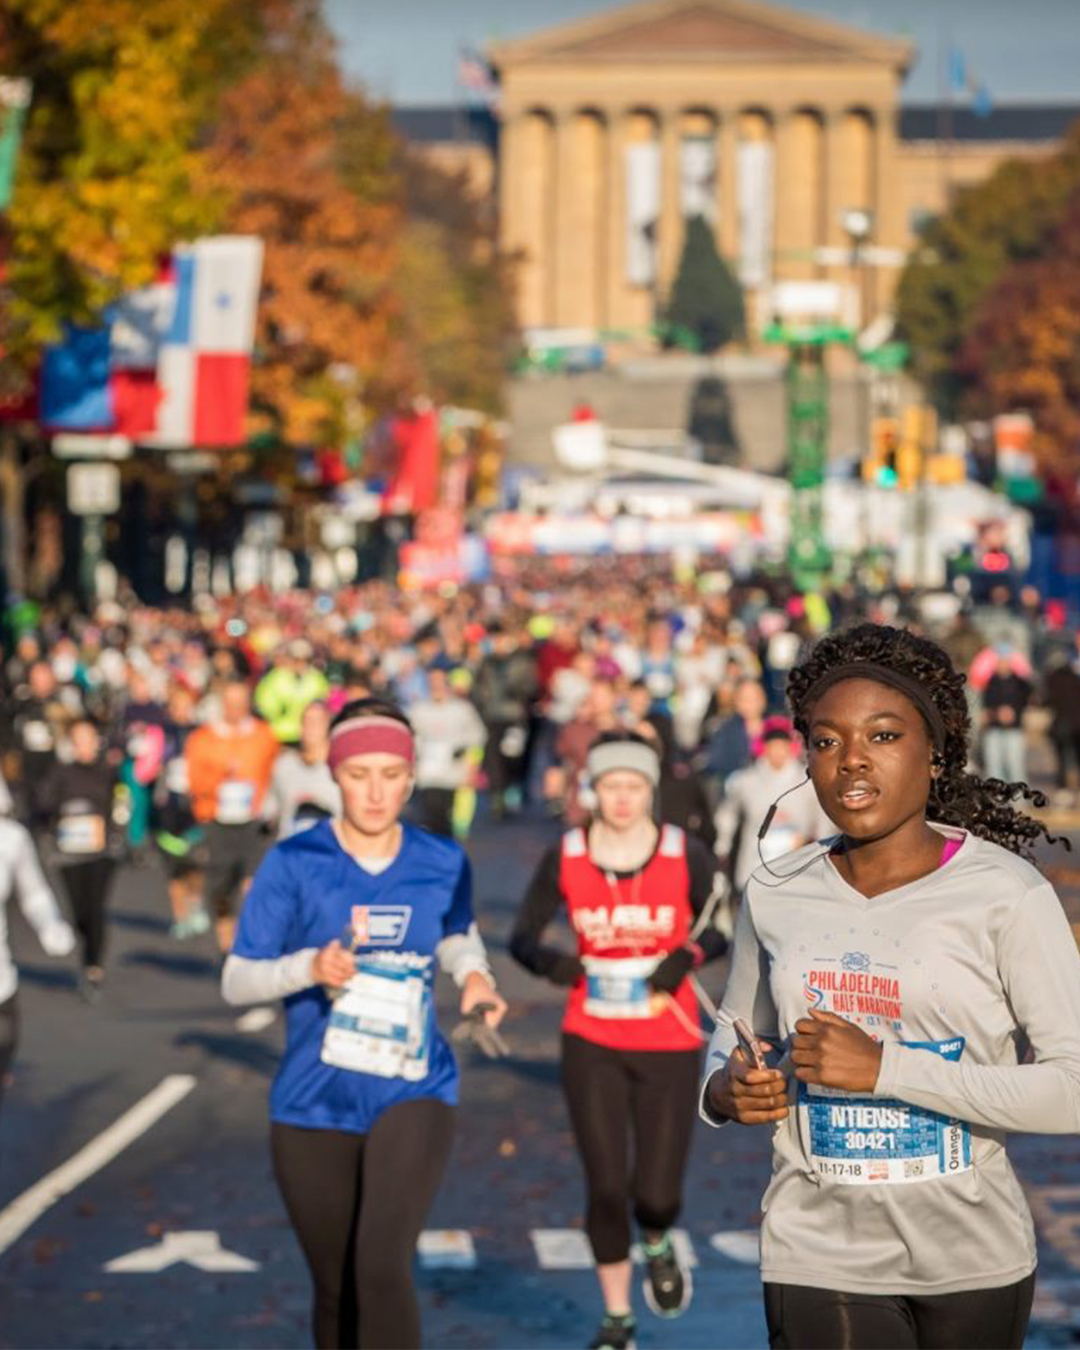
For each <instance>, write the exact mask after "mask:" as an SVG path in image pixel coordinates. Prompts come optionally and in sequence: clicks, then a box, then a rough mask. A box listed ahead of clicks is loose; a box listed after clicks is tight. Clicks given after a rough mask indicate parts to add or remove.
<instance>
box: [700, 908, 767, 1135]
mask: <svg viewBox="0 0 1080 1350" xmlns="http://www.w3.org/2000/svg"><path fill="white" fill-rule="evenodd" d="M736 1017H741V1018H743V1019H744V1020H745V1021H747V1022H748V1023H749V1024H750V1026H751V1027H752V1028H753V1031H754V1034H755V1035H756V1036H760V1037H761V1039H762V1040H763V1041H770V1042H771V1043H773V1044H775V1043H776V1039H777V1038H778V1034H779V1033H778V1029H777V1022H778V1018H777V1011H776V1005H775V1003H774V1002H773V998H772V993H771V992H770V990H769V970H768V958H767V956H766V954H765V952H764V950H763V949H762V946H761V943H760V942H759V941H758V935H757V932H756V931H755V929H754V917H753V914H752V912H751V907H750V902H749V901H748V900H744V901H743V903H742V904H741V905H740V906H739V913H738V917H737V918H736V920H735V949H734V951H733V953H732V957H731V974H730V975H729V976H728V982H727V988H726V989H725V990H724V999H723V1002H722V1003H721V1005H720V1011H719V1013H718V1014H717V1018H716V1027H715V1029H714V1031H713V1034H712V1039H711V1040H710V1041H709V1048H708V1050H707V1051H706V1054H705V1069H704V1072H703V1073H702V1075H701V1095H700V1098H699V1103H698V1105H699V1112H700V1115H701V1118H702V1120H704V1121H705V1122H706V1123H707V1124H709V1125H723V1124H725V1123H726V1122H725V1121H723V1120H720V1119H718V1118H717V1117H716V1116H715V1115H713V1113H712V1111H711V1110H710V1109H709V1102H708V1087H709V1080H710V1079H711V1078H712V1076H713V1074H714V1073H719V1072H720V1071H721V1070H722V1069H723V1068H724V1066H725V1065H726V1064H727V1062H728V1059H729V1058H730V1056H731V1054H732V1052H733V1051H734V1049H735V1046H736V1045H737V1044H738V1041H737V1039H736V1036H735V1029H734V1023H735V1018H736Z"/></svg>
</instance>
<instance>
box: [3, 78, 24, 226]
mask: <svg viewBox="0 0 1080 1350" xmlns="http://www.w3.org/2000/svg"><path fill="white" fill-rule="evenodd" d="M30 93H31V85H30V81H29V80H24V79H13V78H12V77H11V76H7V75H0V211H6V210H7V208H8V206H9V205H10V203H11V194H12V192H13V191H14V188H15V163H16V161H17V160H18V158H19V144H20V142H21V141H22V131H23V123H24V122H25V121H26V110H27V108H29V106H30Z"/></svg>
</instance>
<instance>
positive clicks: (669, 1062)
mask: <svg viewBox="0 0 1080 1350" xmlns="http://www.w3.org/2000/svg"><path fill="white" fill-rule="evenodd" d="M700 1068H701V1056H700V1054H699V1053H698V1051H696V1050H609V1049H607V1048H606V1047H605V1046H602V1045H594V1044H593V1043H592V1041H587V1040H584V1039H583V1038H582V1037H581V1036H563V1042H562V1082H563V1091H564V1092H565V1093H566V1104H567V1106H568V1107H569V1109H570V1123H571V1125H572V1126H573V1130H574V1137H575V1139H576V1140H577V1146H578V1152H579V1153H580V1154H581V1161H582V1163H583V1164H584V1167H585V1188H586V1191H587V1193H588V1204H587V1209H586V1214H585V1231H586V1232H587V1233H588V1235H589V1242H590V1243H591V1244H592V1249H593V1256H594V1257H595V1258H596V1262H597V1264H598V1265H605V1266H606V1265H612V1264H614V1263H615V1262H616V1261H625V1260H626V1258H627V1257H628V1256H629V1254H630V1216H629V1211H630V1205H631V1202H632V1203H633V1207H634V1217H635V1219H636V1220H637V1222H638V1224H639V1225H640V1226H641V1227H642V1228H643V1229H645V1231H646V1232H649V1233H661V1232H663V1231H664V1230H665V1229H667V1228H670V1227H671V1225H672V1224H673V1223H674V1222H675V1220H676V1219H677V1218H678V1216H679V1210H680V1209H681V1208H682V1184H683V1173H684V1172H685V1171H686V1160H687V1157H688V1156H689V1153H690V1137H691V1134H692V1131H693V1128H694V1120H695V1117H696V1113H697V1094H698V1075H699V1070H700ZM631 1127H632V1128H633V1134H634V1161H633V1169H632V1171H631V1167H630V1161H629V1156H630V1148H629V1143H630V1139H629V1135H630V1130H631Z"/></svg>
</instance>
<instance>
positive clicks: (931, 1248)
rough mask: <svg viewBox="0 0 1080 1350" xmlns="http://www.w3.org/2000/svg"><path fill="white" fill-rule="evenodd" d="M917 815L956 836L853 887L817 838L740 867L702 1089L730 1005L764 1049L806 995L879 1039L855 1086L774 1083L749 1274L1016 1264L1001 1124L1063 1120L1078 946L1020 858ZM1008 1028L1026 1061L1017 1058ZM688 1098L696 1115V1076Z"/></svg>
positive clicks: (873, 1277) (1012, 1182)
mask: <svg viewBox="0 0 1080 1350" xmlns="http://www.w3.org/2000/svg"><path fill="white" fill-rule="evenodd" d="M934 828H935V829H938V830H939V831H940V832H941V833H943V834H944V835H946V836H947V837H951V838H961V839H962V840H963V842H962V844H961V847H960V849H959V850H958V851H957V852H956V854H955V855H954V856H953V857H951V858H950V859H949V861H948V862H947V863H945V864H944V866H942V867H939V868H938V869H937V870H936V871H934V872H932V873H930V874H929V875H928V876H925V877H921V878H920V879H919V880H917V881H914V882H911V883H909V884H908V885H906V886H901V887H899V888H897V889H896V890H893V891H889V892H886V893H884V894H882V895H877V896H874V897H873V898H867V897H866V896H863V895H862V894H860V893H859V892H858V891H857V890H855V889H854V888H853V887H852V886H850V885H849V884H848V883H847V882H846V881H845V880H844V878H843V877H842V876H841V875H840V873H839V872H838V871H837V869H836V867H835V865H834V863H833V862H832V861H830V860H829V858H828V857H826V856H825V849H826V848H827V845H825V844H821V845H819V844H809V845H807V846H806V847H805V848H804V849H802V850H800V851H798V852H796V853H793V854H790V855H789V856H788V857H785V858H784V859H782V860H780V861H778V862H777V863H774V864H773V867H774V870H776V871H777V872H783V873H784V874H785V876H787V877H788V878H789V879H788V880H786V881H784V882H778V881H777V880H775V879H774V878H773V877H771V876H770V875H769V874H768V873H767V872H765V871H764V870H763V869H760V868H759V869H758V870H757V871H756V872H755V873H754V874H753V876H752V877H751V878H750V881H749V883H748V886H747V889H746V895H745V897H744V900H743V905H742V909H741V911H740V914H739V919H738V924H737V926H736V932H735V950H734V954H733V959H732V970H731V977H730V979H729V981H728V986H727V989H726V991H725V994H724V1001H723V1006H722V1008H721V1011H720V1016H719V1019H718V1022H717V1027H716V1031H715V1032H714V1034H713V1038H712V1042H711V1044H710V1046H709V1053H708V1057H707V1060H706V1068H705V1079H704V1087H705V1088H706V1089H707V1085H708V1080H709V1078H710V1077H711V1076H712V1074H714V1073H716V1072H717V1071H718V1070H719V1069H721V1068H722V1067H723V1066H724V1064H726V1062H727V1059H728V1057H729V1055H730V1054H731V1053H732V1051H733V1050H734V1047H735V1044H736V1041H735V1035H734V1031H733V1027H732V1023H733V1020H734V1018H735V1017H737V1016H739V1017H744V1018H745V1019H746V1020H747V1021H748V1022H750V1023H751V1025H752V1027H753V1029H754V1031H755V1033H756V1034H757V1035H758V1036H760V1037H762V1038H763V1039H765V1040H767V1041H770V1042H771V1043H772V1044H773V1045H776V1046H779V1047H781V1048H782V1047H783V1044H784V1042H785V1041H786V1040H787V1039H788V1038H789V1037H790V1036H791V1034H792V1032H793V1028H794V1025H795V1022H796V1021H797V1020H798V1019H799V1018H800V1017H803V1016H805V1014H806V1011H807V1009H808V1008H821V1009H825V1010H828V1011H831V1012H834V1013H837V1014H838V1015H840V1016H841V1017H845V1018H847V1019H848V1020H849V1021H852V1022H855V1023H856V1024H858V1025H859V1026H861V1027H862V1028H863V1030H864V1031H866V1032H868V1033H869V1034H870V1035H872V1036H874V1037H875V1038H876V1039H878V1040H880V1041H882V1042H883V1044H884V1051H883V1056H882V1061H881V1069H880V1073H879V1075H878V1080H877V1084H876V1086H875V1088H874V1091H873V1092H872V1093H865V1094H850V1093H846V1092H841V1091H839V1090H837V1089H822V1088H807V1087H806V1086H805V1085H797V1084H796V1083H795V1080H794V1079H792V1080H791V1081H790V1083H789V1103H790V1104H791V1108H792V1109H791V1113H790V1115H789V1116H788V1118H787V1119H786V1120H785V1121H783V1122H781V1123H780V1124H779V1125H778V1126H777V1127H776V1130H775V1132H774V1135H773V1151H774V1158H773V1175H772V1181H771V1183H770V1185H769V1188H768V1191H767V1192H766V1195H765V1199H764V1201H763V1202H762V1209H763V1211H764V1213H765V1219H764V1223H763V1226H762V1240H761V1273H762V1278H763V1279H764V1280H767V1281H775V1282H778V1283H787V1284H798V1285H811V1286H818V1287H820V1288H827V1289H841V1290H848V1291H850V1292H854V1293H872V1294H906V1293H912V1294H916V1293H921V1294H947V1293H955V1292H960V1291H963V1290H969V1289H980V1288H994V1287H998V1286H1002V1285H1007V1284H1012V1283H1014V1282H1016V1281H1018V1280H1021V1279H1024V1278H1025V1277H1026V1276H1027V1275H1029V1274H1030V1273H1031V1271H1032V1270H1033V1269H1034V1267H1035V1236H1034V1230H1033V1226H1032V1221H1031V1216H1030V1214H1029V1213H1028V1209H1027V1205H1026V1204H1025V1203H1024V1196H1023V1192H1022V1191H1021V1189H1020V1185H1019V1183H1018V1181H1017V1179H1016V1176H1015V1174H1014V1172H1013V1170H1012V1167H1011V1166H1010V1164H1009V1161H1008V1158H1007V1156H1006V1153H1005V1136H1006V1133H1007V1131H1010V1130H1019V1131H1025V1132H1033V1133H1053V1134H1072V1133H1080V954H1078V952H1077V948H1076V943H1075V941H1074V940H1073V935H1072V932H1071V930H1070V928H1069V925H1068V923H1067V921H1066V918H1065V914H1064V912H1063V910H1062V907H1061V903H1060V901H1059V900H1058V898H1057V896H1056V894H1055V893H1054V890H1053V888H1052V887H1051V886H1050V885H1049V883H1048V882H1047V881H1046V880H1045V878H1044V877H1043V876H1042V875H1041V874H1040V873H1039V872H1038V871H1037V870H1036V869H1035V868H1034V867H1032V866H1031V865H1030V864H1028V863H1026V862H1024V861H1023V860H1022V859H1020V858H1018V857H1016V856H1015V854H1012V853H1010V852H1008V851H1007V850H1006V849H1004V848H1000V847H999V846H998V845H996V844H991V843H988V842H987V841H985V840H982V839H978V838H976V837H975V836H974V835H971V834H964V832H963V831H959V830H955V829H952V828H950V827H948V826H943V825H938V826H934ZM807 864H809V865H807ZM1025 1037H1026V1039H1027V1040H1028V1041H1029V1042H1030V1044H1031V1047H1032V1050H1033V1052H1034V1061H1035V1062H1034V1063H1030V1064H1029V1063H1025V1064H1020V1063H1018V1046H1019V1045H1020V1044H1021V1043H1022V1041H1023V1039H1024V1038H1025ZM702 1102H703V1109H702V1114H703V1115H704V1117H705V1118H706V1120H709V1119H710V1116H709V1112H708V1110H707V1107H706V1105H705V1091H704V1090H703V1094H702ZM710 1123H712V1124H716V1123H717V1122H716V1121H715V1120H711V1121H710Z"/></svg>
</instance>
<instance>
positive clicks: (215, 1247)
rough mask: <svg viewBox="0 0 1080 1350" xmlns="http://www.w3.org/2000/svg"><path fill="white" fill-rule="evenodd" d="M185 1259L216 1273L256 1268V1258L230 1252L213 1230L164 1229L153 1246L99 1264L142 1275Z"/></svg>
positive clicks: (119, 1272) (110, 1269) (112, 1271)
mask: <svg viewBox="0 0 1080 1350" xmlns="http://www.w3.org/2000/svg"><path fill="white" fill-rule="evenodd" d="M179 1261H186V1262H187V1264H188V1265H189V1266H194V1267H195V1269H196V1270H205V1271H212V1272H214V1273H218V1272H221V1271H227V1272H230V1273H233V1272H235V1273H236V1274H247V1273H249V1272H251V1271H253V1270H258V1269H259V1263H258V1261H249V1260H248V1258H247V1257H246V1256H241V1255H240V1253H239V1252H230V1251H226V1249H225V1248H224V1247H223V1246H222V1245H221V1238H219V1237H218V1235H217V1234H216V1233H213V1232H208V1233H166V1234H165V1236H164V1237H163V1238H162V1239H161V1241H160V1242H159V1243H158V1244H157V1245H156V1246H154V1247H140V1248H139V1249H138V1251H134V1252H128V1254H127V1255H126V1256H118V1257H116V1259H115V1260H113V1261H106V1263H105V1265H104V1266H103V1267H102V1269H103V1270H107V1271H108V1272H109V1274H110V1275H144V1274H148V1273H149V1274H153V1273H156V1272H157V1271H159V1270H165V1269H166V1268H167V1267H168V1266H175V1265H176V1264H177V1262H179Z"/></svg>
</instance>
